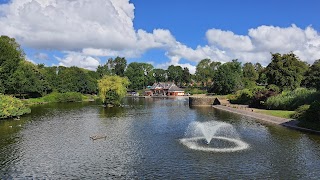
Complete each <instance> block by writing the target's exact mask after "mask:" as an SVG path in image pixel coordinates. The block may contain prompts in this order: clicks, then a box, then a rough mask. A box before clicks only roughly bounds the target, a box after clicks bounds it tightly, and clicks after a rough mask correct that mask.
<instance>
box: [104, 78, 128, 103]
mask: <svg viewBox="0 0 320 180" xmlns="http://www.w3.org/2000/svg"><path fill="white" fill-rule="evenodd" d="M128 85H129V80H128V79H127V78H125V77H120V76H104V77H103V78H102V79H100V80H99V81H98V88H99V96H100V98H101V99H102V101H103V103H104V104H107V105H108V104H110V105H119V104H120V102H121V99H122V98H123V97H125V95H126V93H127V86H128Z"/></svg>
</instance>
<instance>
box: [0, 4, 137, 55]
mask: <svg viewBox="0 0 320 180" xmlns="http://www.w3.org/2000/svg"><path fill="white" fill-rule="evenodd" d="M0 10H1V13H0V14H5V15H4V16H1V17H0V27H1V30H0V33H2V34H6V35H9V36H12V37H16V38H17V39H18V41H19V42H20V43H22V44H23V45H26V46H29V47H33V48H49V49H59V50H77V49H82V48H109V49H122V48H124V47H132V46H134V45H135V42H136V34H135V30H134V28H133V18H134V6H133V4H131V3H129V0H94V1H92V0H79V1H70V0H66V1H62V0H12V1H11V2H10V4H9V5H1V8H0Z"/></svg>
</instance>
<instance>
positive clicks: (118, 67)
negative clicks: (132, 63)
mask: <svg viewBox="0 0 320 180" xmlns="http://www.w3.org/2000/svg"><path fill="white" fill-rule="evenodd" d="M113 62H114V72H115V74H116V75H118V76H121V77H123V76H124V70H125V69H126V67H127V60H126V59H125V58H124V57H122V58H121V57H116V58H115V59H114V60H113Z"/></svg>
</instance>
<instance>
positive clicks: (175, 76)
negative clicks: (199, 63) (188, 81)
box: [167, 65, 183, 86]
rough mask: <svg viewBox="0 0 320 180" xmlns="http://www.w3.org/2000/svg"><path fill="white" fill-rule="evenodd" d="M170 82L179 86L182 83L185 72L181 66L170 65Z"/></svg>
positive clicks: (168, 72) (168, 71)
mask: <svg viewBox="0 0 320 180" xmlns="http://www.w3.org/2000/svg"><path fill="white" fill-rule="evenodd" d="M167 74H168V81H174V82H175V83H176V84H177V85H178V86H180V85H181V82H182V74H183V70H182V67H181V66H174V65H170V66H169V67H168V70H167Z"/></svg>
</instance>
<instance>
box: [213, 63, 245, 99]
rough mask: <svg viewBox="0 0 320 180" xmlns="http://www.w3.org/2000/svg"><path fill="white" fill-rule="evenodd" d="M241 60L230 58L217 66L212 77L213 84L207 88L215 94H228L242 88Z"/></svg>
mask: <svg viewBox="0 0 320 180" xmlns="http://www.w3.org/2000/svg"><path fill="white" fill-rule="evenodd" d="M241 78H242V72H241V62H238V60H232V62H227V63H225V64H222V65H221V66H219V68H218V70H217V72H216V74H215V76H214V78H213V82H214V83H213V86H212V87H211V89H210V90H209V91H210V92H214V93H217V94H229V93H233V92H235V91H237V90H239V89H242V88H243V84H242V80H241Z"/></svg>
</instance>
